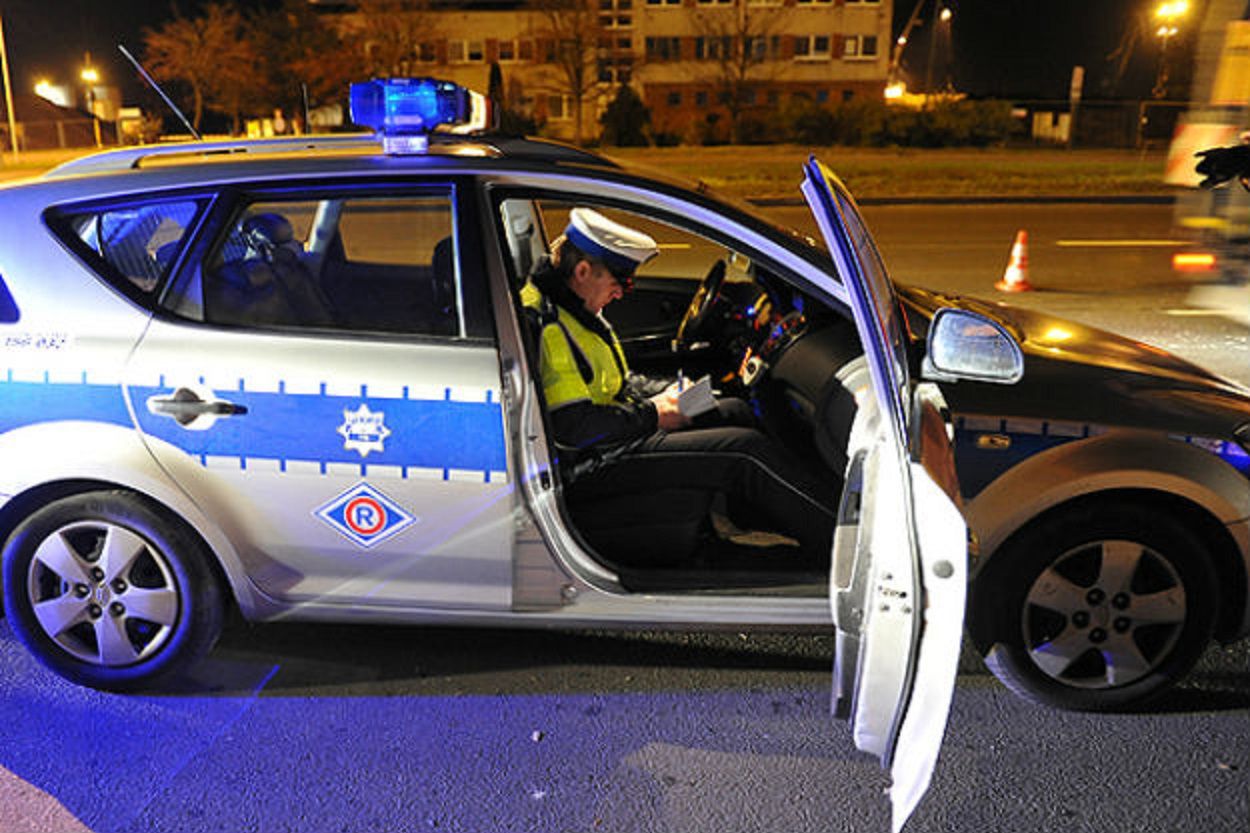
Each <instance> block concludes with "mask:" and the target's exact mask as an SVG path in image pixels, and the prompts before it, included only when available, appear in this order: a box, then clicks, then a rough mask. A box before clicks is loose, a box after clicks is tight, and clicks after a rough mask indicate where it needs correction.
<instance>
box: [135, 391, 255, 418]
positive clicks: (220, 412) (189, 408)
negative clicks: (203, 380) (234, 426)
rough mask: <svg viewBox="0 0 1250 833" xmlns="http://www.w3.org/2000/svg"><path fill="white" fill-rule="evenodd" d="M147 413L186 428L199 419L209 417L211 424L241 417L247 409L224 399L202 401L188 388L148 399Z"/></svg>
mask: <svg viewBox="0 0 1250 833" xmlns="http://www.w3.org/2000/svg"><path fill="white" fill-rule="evenodd" d="M148 412H149V413H153V414H157V415H159V416H167V417H172V418H173V419H174V421H175V422H177V423H178V424H179V425H182V426H187V425H190V424H191V423H192V422H195V421H196V420H197V419H200V418H201V417H209V418H210V419H209V420H208V421H210V422H212V421H215V420H216V418H217V417H227V416H241V415H243V414H246V413H247V407H246V406H245V405H236V404H235V403H233V402H227V401H226V400H224V399H204V398H201V396H200V395H199V394H198V393H196V392H195V391H193V390H191V389H190V388H178V389H177V390H175V391H174V392H173V393H172V394H170V395H168V396H162V395H158V396H153V397H150V398H149V399H148ZM205 427H207V426H205Z"/></svg>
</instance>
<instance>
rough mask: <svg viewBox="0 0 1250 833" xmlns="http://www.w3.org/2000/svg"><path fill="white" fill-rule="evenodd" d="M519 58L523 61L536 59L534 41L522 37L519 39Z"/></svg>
mask: <svg viewBox="0 0 1250 833" xmlns="http://www.w3.org/2000/svg"><path fill="white" fill-rule="evenodd" d="M516 47H517V58H518V59H519V60H522V61H532V60H534V42H533V41H532V40H527V39H522V40H519V41H517V45H516Z"/></svg>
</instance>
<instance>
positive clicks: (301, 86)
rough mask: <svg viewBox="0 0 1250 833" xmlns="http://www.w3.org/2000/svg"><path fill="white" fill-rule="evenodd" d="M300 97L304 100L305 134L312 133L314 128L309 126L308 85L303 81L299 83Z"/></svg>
mask: <svg viewBox="0 0 1250 833" xmlns="http://www.w3.org/2000/svg"><path fill="white" fill-rule="evenodd" d="M299 92H300V97H301V98H303V99H304V132H305V133H311V132H312V128H311V127H310V126H309V124H308V85H307V84H305V83H304V82H303V81H301V82H299Z"/></svg>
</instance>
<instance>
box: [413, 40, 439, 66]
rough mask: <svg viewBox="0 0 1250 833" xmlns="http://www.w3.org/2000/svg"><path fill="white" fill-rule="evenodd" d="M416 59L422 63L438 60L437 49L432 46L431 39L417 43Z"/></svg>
mask: <svg viewBox="0 0 1250 833" xmlns="http://www.w3.org/2000/svg"><path fill="white" fill-rule="evenodd" d="M417 60H418V61H420V62H421V63H423V64H432V63H434V62H435V61H437V60H438V50H437V49H436V48H435V47H434V43H433V41H424V42H422V43H419V44H417Z"/></svg>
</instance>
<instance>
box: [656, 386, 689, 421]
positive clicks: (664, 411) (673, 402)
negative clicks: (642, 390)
mask: <svg viewBox="0 0 1250 833" xmlns="http://www.w3.org/2000/svg"><path fill="white" fill-rule="evenodd" d="M651 402H652V403H653V404H654V405H655V413H656V416H657V417H658V418H659V427H660V430H661V431H680V430H681V429H683V428H686V427H688V426H689V425H690V418H689V417H688V416H686V415H685V414H683V413H682V412H681V408H679V407H678V406H677V392H676V391H675V390H673V389H671V388H670V389H669V390H665V391H661V392H660V393H657V394H656V395H655V396H653V397H651Z"/></svg>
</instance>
